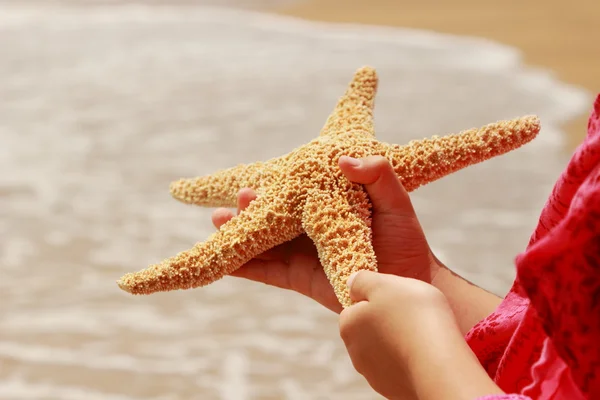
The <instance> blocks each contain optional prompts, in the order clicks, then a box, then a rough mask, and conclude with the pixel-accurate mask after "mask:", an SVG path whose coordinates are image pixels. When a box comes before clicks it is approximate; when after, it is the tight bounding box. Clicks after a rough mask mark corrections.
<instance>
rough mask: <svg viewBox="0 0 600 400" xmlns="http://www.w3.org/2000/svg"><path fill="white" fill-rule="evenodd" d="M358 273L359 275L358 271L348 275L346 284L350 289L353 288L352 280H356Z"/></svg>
mask: <svg viewBox="0 0 600 400" xmlns="http://www.w3.org/2000/svg"><path fill="white" fill-rule="evenodd" d="M356 275H358V272H353V273H352V274H350V276H349V277H348V280H347V281H346V286H348V289H350V288H352V282H354V278H356Z"/></svg>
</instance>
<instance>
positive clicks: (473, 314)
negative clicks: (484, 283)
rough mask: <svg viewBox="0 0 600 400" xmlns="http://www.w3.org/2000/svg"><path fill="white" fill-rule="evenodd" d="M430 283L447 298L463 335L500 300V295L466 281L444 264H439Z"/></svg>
mask: <svg viewBox="0 0 600 400" xmlns="http://www.w3.org/2000/svg"><path fill="white" fill-rule="evenodd" d="M431 283H432V284H433V286H435V287H436V288H438V289H439V290H440V291H441V292H442V293H444V295H445V296H446V298H447V299H448V302H449V303H450V306H451V307H452V311H453V312H454V316H455V317H456V320H457V322H458V326H459V328H460V331H461V332H462V334H463V335H465V334H466V333H467V332H468V331H469V330H471V328H473V326H474V325H475V324H476V323H477V322H479V321H481V320H482V319H484V318H485V317H487V316H488V315H490V314H491V313H492V312H493V311H494V310H495V309H496V308H497V307H498V306H499V305H500V303H501V302H502V299H501V298H500V297H498V296H496V295H494V294H492V293H489V292H487V291H485V290H483V289H482V288H480V287H478V286H476V285H474V284H472V283H470V282H468V281H467V280H465V279H463V278H462V277H460V276H459V275H457V274H455V273H453V272H452V271H450V270H449V269H448V268H446V267H444V266H441V268H440V269H439V271H438V272H437V273H436V275H435V277H434V278H433V280H432V282H431Z"/></svg>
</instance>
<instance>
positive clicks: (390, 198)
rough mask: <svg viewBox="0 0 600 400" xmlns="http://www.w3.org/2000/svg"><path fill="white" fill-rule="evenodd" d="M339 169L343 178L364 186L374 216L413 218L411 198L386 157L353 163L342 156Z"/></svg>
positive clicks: (351, 159)
mask: <svg viewBox="0 0 600 400" xmlns="http://www.w3.org/2000/svg"><path fill="white" fill-rule="evenodd" d="M339 165H340V168H341V170H342V172H343V173H344V175H345V176H346V178H348V179H349V180H350V181H352V182H355V183H360V184H363V185H365V188H366V189H367V193H368V194H369V197H370V199H371V202H372V203H373V211H374V212H377V213H385V214H401V215H414V213H415V211H414V209H413V206H412V203H411V201H410V197H409V196H408V193H407V192H406V190H405V189H404V187H403V186H402V184H401V183H400V180H399V179H398V176H396V173H395V172H394V169H393V168H392V166H391V165H390V163H389V161H388V160H387V159H386V158H385V157H382V156H370V157H366V158H362V159H356V158H352V157H347V156H342V157H340V159H339Z"/></svg>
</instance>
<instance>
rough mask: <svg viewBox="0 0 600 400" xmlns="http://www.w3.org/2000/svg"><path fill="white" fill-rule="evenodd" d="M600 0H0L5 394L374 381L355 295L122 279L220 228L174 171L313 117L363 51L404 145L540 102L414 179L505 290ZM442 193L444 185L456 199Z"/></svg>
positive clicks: (261, 393) (430, 223) (493, 286)
mask: <svg viewBox="0 0 600 400" xmlns="http://www.w3.org/2000/svg"><path fill="white" fill-rule="evenodd" d="M598 12H599V10H598V5H597V2H592V1H591V0H589V1H584V0H574V1H571V2H568V3H564V2H559V1H554V0H551V1H544V2H542V1H541V0H535V1H529V2H526V3H524V2H519V1H504V2H501V3H500V2H476V1H471V0H456V1H452V2H447V1H442V0H436V1H433V0H430V1H425V2H407V1H402V0H398V1H392V0H388V1H386V0H370V1H369V2H367V1H364V2H359V1H355V0H307V1H292V0H271V1H268V0H264V1H251V0H212V1H210V0H197V1H193V0H173V1H169V2H167V1H163V0H152V1H150V0H147V1H136V2H134V1H117V0H113V1H108V0H107V1H101V0H97V1H85V0H70V1H66V0H65V1H48V0H47V1H30V0H20V1H7V0H0V171H1V173H0V233H1V237H2V240H1V241H0V294H1V296H2V297H1V301H0V398H1V399H9V400H12V399H40V400H46V399H61V400H71V399H91V400H138V399H145V400H151V399H156V400H157V399H161V400H162V399H165V400H166V399H169V400H170V399H223V400H233V399H236V400H250V399H290V400H300V399H350V400H351V399H357V400H358V399H361V400H362V399H377V398H378V397H377V396H376V395H375V394H373V392H372V391H371V390H370V389H369V387H368V385H367V384H366V383H365V382H364V381H363V379H362V378H361V377H360V376H359V375H358V374H357V373H356V372H355V371H354V370H353V368H352V365H351V363H350V361H349V359H348V357H347V356H346V354H345V351H344V348H343V344H342V342H341V340H340V339H339V337H338V330H337V319H336V316H335V315H333V314H331V313H330V312H328V311H327V310H324V309H322V308H321V307H320V306H319V305H317V304H314V303H313V302H311V301H310V300H308V299H305V298H302V297H300V296H299V295H296V294H295V293H288V292H284V291H280V290H276V289H273V288H269V287H266V286H264V285H259V284H254V283H251V282H244V281H241V280H237V279H234V278H225V279H223V280H222V281H219V282H217V283H215V284H213V285H210V286H208V287H205V288H201V289H196V290H191V291H184V292H171V293H161V294H156V295H152V296H148V297H133V296H130V295H128V294H126V293H124V292H122V291H120V290H119V289H118V288H117V286H116V284H115V280H116V279H117V278H119V277H120V276H121V275H122V274H124V273H126V272H129V271H135V270H139V269H141V268H144V267H146V266H147V265H148V264H151V263H155V262H157V261H160V260H162V259H163V258H166V257H168V256H171V255H173V254H175V253H176V252H178V251H181V250H184V249H187V248H189V247H191V246H192V245H193V244H194V243H195V242H196V241H200V240H204V239H206V237H207V236H208V235H209V234H210V233H211V232H212V231H213V228H212V226H211V224H210V213H211V210H210V209H201V208H195V207H190V206H185V205H183V204H180V203H178V202H176V201H175V200H172V199H171V198H170V196H169V193H168V184H169V182H170V181H172V180H174V179H177V178H179V177H190V176H196V175H203V174H208V173H211V172H214V171H215V170H217V169H219V168H225V167H229V166H232V165H235V164H237V163H240V162H252V161H256V160H265V159H268V158H270V157H274V156H278V155H281V154H283V153H287V152H289V151H290V150H292V149H293V148H294V147H296V146H298V145H301V144H303V143H305V142H307V141H309V140H310V139H311V138H313V137H314V136H316V135H317V134H318V132H319V129H320V128H321V126H322V125H323V123H324V121H325V118H326V117H327V115H328V114H329V112H330V111H331V109H332V108H333V106H334V105H335V102H336V100H337V98H338V97H339V96H340V95H341V94H342V93H343V92H344V90H345V87H346V84H347V83H348V81H349V80H350V79H351V77H352V74H353V72H354V71H355V70H356V69H357V68H358V67H360V66H362V65H365V64H369V65H372V66H374V67H376V68H377V70H378V72H379V74H380V90H379V95H378V98H377V110H376V113H375V116H376V129H377V135H378V137H379V138H380V139H381V140H384V141H387V142H393V143H400V144H402V143H406V142H408V141H409V140H411V139H419V138H422V137H425V136H431V135H434V134H439V135H442V134H448V133H456V132H458V131H460V130H463V129H467V128H471V127H474V126H480V125H484V124H486V123H489V122H493V121H496V120H499V119H504V118H513V117H518V116H521V115H525V114H538V115H539V116H540V117H541V120H542V124H543V129H542V132H541V134H540V136H539V137H538V138H537V139H536V140H535V141H534V142H532V143H530V144H528V145H527V146H525V147H523V148H521V149H519V150H517V151H514V152H512V153H510V154H508V155H506V156H503V157H500V158H497V159H494V160H491V161H489V162H486V163H483V164H481V165H478V166H474V167H471V168H469V169H466V170H463V171H461V172H459V173H456V174H454V175H452V176H449V177H447V178H445V179H443V180H440V181H438V182H435V183H433V184H430V185H428V186H426V187H424V188H422V189H419V190H417V191H415V192H414V193H413V194H412V198H413V201H414V203H415V207H416V209H417V212H418V214H419V217H420V218H421V220H422V223H423V226H424V229H425V231H426V234H427V237H428V239H429V241H430V243H431V245H432V247H433V248H434V251H435V252H436V253H437V254H438V256H439V258H440V259H442V260H443V261H444V262H445V263H446V264H447V265H448V266H450V267H451V268H453V269H454V270H455V271H456V272H458V273H460V274H462V275H464V276H465V277H466V278H468V279H471V280H473V281H474V282H476V283H477V284H479V285H481V286H483V287H484V288H486V289H488V290H491V291H493V292H495V293H497V294H499V295H502V294H504V293H505V292H506V291H507V290H508V288H509V286H510V284H511V282H512V279H513V278H514V267H513V259H514V257H515V256H516V255H517V254H518V253H519V252H520V251H522V250H523V249H524V247H525V245H526V244H527V241H528V238H529V234H530V233H531V231H532V230H533V228H534V227H535V224H536V222H537V217H538V214H539V211H540V209H541V207H542V206H543V204H544V202H545V200H546V197H547V195H548V194H549V192H550V190H551V188H552V185H553V183H554V181H555V179H556V178H557V177H558V175H559V173H560V172H561V170H562V168H563V166H564V165H565V163H566V162H567V160H568V158H569V156H570V154H571V152H572V151H573V149H574V147H575V146H576V145H577V144H578V143H579V141H580V140H581V139H582V138H583V136H584V134H585V126H586V120H587V115H588V113H589V110H590V109H591V104H592V99H593V97H592V96H593V95H595V92H597V91H598V87H599V86H600V75H598V74H597V71H599V70H600V53H599V52H598V51H597V48H594V45H596V46H597V43H598V39H599V38H600V24H598V22H597V21H594V20H593V17H594V16H597V15H598ZM441 199H443V201H442V200H441Z"/></svg>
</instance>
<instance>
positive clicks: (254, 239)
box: [117, 196, 302, 294]
mask: <svg viewBox="0 0 600 400" xmlns="http://www.w3.org/2000/svg"><path fill="white" fill-rule="evenodd" d="M301 233H302V226H301V222H300V220H299V219H297V218H294V217H293V216H292V215H291V214H290V213H289V212H287V207H286V205H285V204H284V202H282V201H280V200H278V199H277V198H276V197H275V196H261V197H259V198H257V199H256V200H255V201H253V202H252V203H251V204H250V205H249V206H248V208H246V209H245V210H244V211H243V212H241V213H240V214H239V215H238V216H236V217H234V218H232V219H231V220H229V221H228V222H227V223H226V224H224V225H223V226H221V228H220V229H219V230H218V231H217V232H215V233H214V234H213V235H211V237H210V238H209V239H208V240H207V241H205V242H201V243H198V244H196V245H195V246H194V247H193V248H192V249H190V250H188V251H184V252H181V253H179V254H177V255H176V256H174V257H171V258H169V259H167V260H165V261H163V262H162V263H160V264H157V265H153V266H151V267H149V268H147V269H144V270H141V271H139V272H135V273H130V274H127V275H125V276H123V277H122V278H121V279H120V280H119V281H118V282H117V284H118V285H119V287H120V288H121V289H123V290H125V291H127V292H130V293H132V294H151V293H155V292H164V291H170V290H178V289H191V288H195V287H200V286H205V285H208V284H210V283H212V282H214V281H217V280H219V279H221V278H222V277H223V276H225V275H228V274H230V273H232V272H233V271H235V270H236V269H238V268H240V267H241V266H242V265H244V264H245V263H246V262H248V261H250V260H251V259H252V258H254V257H255V256H257V255H259V254H261V253H263V252H265V251H267V250H269V249H271V248H273V247H275V246H277V245H279V244H281V243H284V242H286V241H288V240H291V239H293V238H295V237H297V236H299V235H300V234H301Z"/></svg>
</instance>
